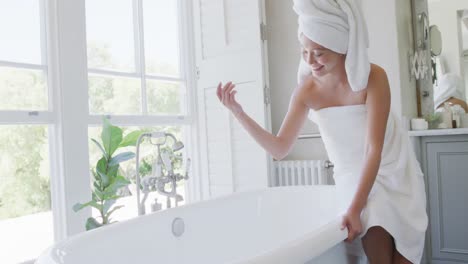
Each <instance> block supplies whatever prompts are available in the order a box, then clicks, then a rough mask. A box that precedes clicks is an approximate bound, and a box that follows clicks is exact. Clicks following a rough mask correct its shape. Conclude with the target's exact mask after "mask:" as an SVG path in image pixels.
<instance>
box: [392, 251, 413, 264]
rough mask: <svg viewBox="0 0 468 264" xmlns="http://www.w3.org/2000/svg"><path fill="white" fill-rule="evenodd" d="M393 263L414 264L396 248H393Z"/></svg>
mask: <svg viewBox="0 0 468 264" xmlns="http://www.w3.org/2000/svg"><path fill="white" fill-rule="evenodd" d="M393 264H412V263H411V261H409V260H407V259H406V258H405V257H403V255H401V254H400V252H398V250H397V249H396V248H394V249H393Z"/></svg>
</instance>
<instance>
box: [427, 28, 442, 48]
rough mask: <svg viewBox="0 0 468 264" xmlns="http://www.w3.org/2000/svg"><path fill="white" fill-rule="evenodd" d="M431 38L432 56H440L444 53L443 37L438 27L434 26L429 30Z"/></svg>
mask: <svg viewBox="0 0 468 264" xmlns="http://www.w3.org/2000/svg"><path fill="white" fill-rule="evenodd" d="M429 36H431V37H430V42H431V56H439V55H440V53H441V52H442V35H441V34H440V31H439V28H438V27H437V25H432V26H431V27H430V28H429Z"/></svg>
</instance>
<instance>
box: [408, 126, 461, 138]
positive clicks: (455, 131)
mask: <svg viewBox="0 0 468 264" xmlns="http://www.w3.org/2000/svg"><path fill="white" fill-rule="evenodd" d="M408 134H409V136H410V137H423V136H424V137H425V136H443V135H464V134H466V135H468V128H451V129H450V128H449V129H426V130H410V131H408Z"/></svg>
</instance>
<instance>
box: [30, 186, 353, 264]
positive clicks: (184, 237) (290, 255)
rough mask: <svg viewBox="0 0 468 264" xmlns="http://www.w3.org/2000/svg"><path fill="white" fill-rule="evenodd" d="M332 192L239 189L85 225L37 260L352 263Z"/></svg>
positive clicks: (40, 263) (67, 263)
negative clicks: (88, 228) (106, 222)
mask: <svg viewBox="0 0 468 264" xmlns="http://www.w3.org/2000/svg"><path fill="white" fill-rule="evenodd" d="M335 197H336V195H335V188H334V186H295V187H275V188H268V189H264V190H258V191H249V192H240V193H235V194H232V195H229V196H224V197H220V198H217V199H213V200H208V201H203V202H198V203H193V204H189V205H185V206H182V207H178V208H173V209H170V210H166V211H161V212H157V213H153V214H150V215H146V216H142V217H139V218H135V219H132V220H129V221H126V222H120V223H115V224H112V225H109V226H106V227H102V228H99V229H96V230H93V231H88V232H84V233H82V234H79V235H76V236H74V237H71V238H69V239H67V240H65V241H63V242H59V243H57V244H56V245H54V246H52V247H51V248H49V249H48V250H47V251H46V252H44V253H43V255H42V256H41V257H39V259H38V260H37V262H36V263H37V264H58V263H63V264H83V263H113V264H120V263H121V264H124V263H135V264H146V263H165V264H171V263H177V264H185V263H193V264H199V263H200V264H201V263H203V264H211V263H212V264H222V263H268V264H272V263H281V264H285V263H287V264H294V263H298V264H303V263H334V264H335V263H351V262H350V261H349V257H347V256H346V249H345V246H344V245H343V244H344V242H342V241H343V240H344V239H345V238H346V237H347V231H346V230H340V224H341V215H339V214H338V212H337V209H336V208H337V206H335V204H336V201H335Z"/></svg>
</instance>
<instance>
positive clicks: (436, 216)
mask: <svg viewBox="0 0 468 264" xmlns="http://www.w3.org/2000/svg"><path fill="white" fill-rule="evenodd" d="M420 143H421V154H422V157H421V159H422V160H421V161H422V162H421V166H422V169H423V172H424V174H425V177H426V190H427V197H428V207H427V209H428V215H429V227H428V233H427V244H426V249H425V251H426V256H425V257H426V262H427V263H434V264H439V263H440V264H449V263H450V264H452V263H457V264H459V263H468V135H452V136H425V137H422V138H421V141H420Z"/></svg>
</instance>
